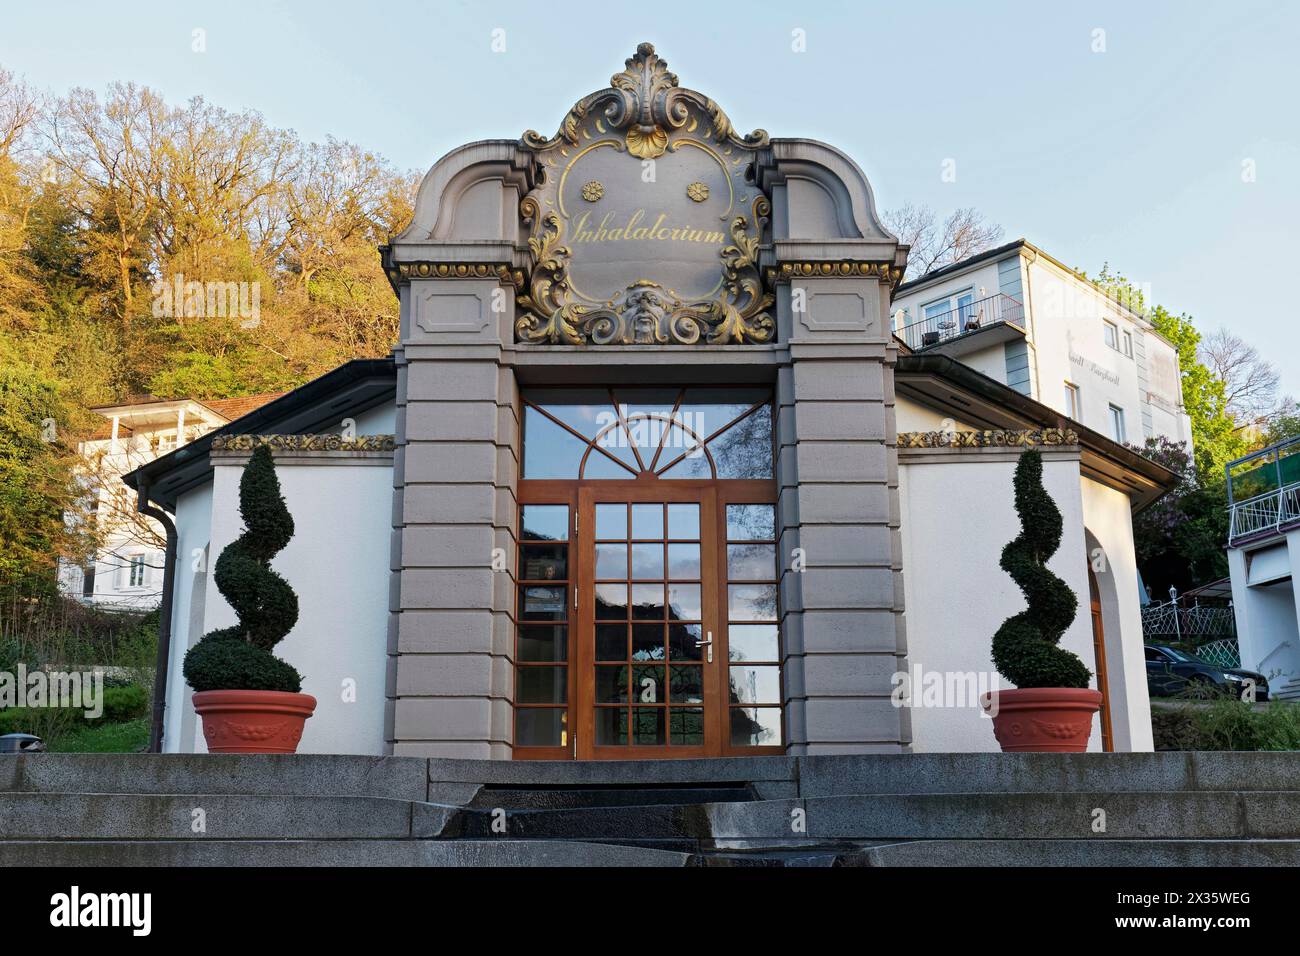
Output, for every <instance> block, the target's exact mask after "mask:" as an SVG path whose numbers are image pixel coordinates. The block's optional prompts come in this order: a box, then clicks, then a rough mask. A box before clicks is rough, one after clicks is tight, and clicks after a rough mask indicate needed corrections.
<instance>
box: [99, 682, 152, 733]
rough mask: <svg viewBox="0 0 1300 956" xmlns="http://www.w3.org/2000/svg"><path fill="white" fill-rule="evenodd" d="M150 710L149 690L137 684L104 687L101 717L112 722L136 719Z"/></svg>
mask: <svg viewBox="0 0 1300 956" xmlns="http://www.w3.org/2000/svg"><path fill="white" fill-rule="evenodd" d="M148 712H149V692H148V691H147V690H145V689H144V688H143V687H140V686H139V685H137V684H131V685H129V686H127V687H105V688H104V713H103V716H102V717H101V718H100V719H101V720H104V721H107V722H108V723H111V724H116V723H120V722H122V721H124V720H134V719H135V718H137V717H143V716H144V715H145V714H147V713H148Z"/></svg>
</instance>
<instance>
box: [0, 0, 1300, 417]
mask: <svg viewBox="0 0 1300 956" xmlns="http://www.w3.org/2000/svg"><path fill="white" fill-rule="evenodd" d="M52 11H53V8H52V7H51V6H50V5H49V4H43V3H22V4H12V5H9V6H8V7H7V8H6V9H5V11H4V14H3V16H2V17H0V24H3V26H2V27H0V29H3V31H4V32H3V33H0V66H4V67H5V68H7V69H10V70H13V71H14V72H16V73H18V74H19V75H20V76H23V77H24V78H25V79H26V80H27V81H28V82H29V83H31V84H32V85H34V86H36V87H37V88H39V89H42V90H45V91H48V92H50V93H53V94H63V93H66V92H67V91H68V90H69V89H71V88H72V87H77V86H81V87H88V88H91V89H94V90H97V91H101V92H102V91H103V89H104V87H105V86H106V85H107V84H109V83H111V82H114V81H127V80H130V81H134V82H136V83H139V84H144V85H147V86H150V87H153V88H154V89H156V90H157V91H159V92H160V93H162V94H163V95H164V96H165V97H167V98H168V99H169V100H171V101H174V102H178V103H179V102H182V101H184V100H186V99H188V98H190V97H192V96H202V97H204V98H205V99H207V100H208V101H209V102H213V103H216V104H217V105H219V106H222V107H225V108H227V109H232V110H243V109H253V110H257V111H258V112H261V113H262V114H263V115H264V116H265V117H266V119H267V120H268V121H269V122H270V123H272V124H273V125H276V126H279V127H284V128H289V129H293V130H296V131H297V133H298V134H299V136H301V137H302V138H303V139H304V140H323V139H324V138H325V137H326V136H330V135H332V136H335V137H338V138H341V139H347V140H351V141H353V142H356V143H358V144H361V145H363V146H365V147H366V148H368V149H372V150H374V151H376V152H378V153H380V154H382V155H384V156H385V157H387V158H388V159H389V160H391V161H392V162H393V163H395V164H396V165H397V166H399V167H401V168H410V169H419V170H425V169H427V168H428V167H429V166H431V165H432V164H433V163H434V162H435V161H436V160H437V159H438V157H440V156H441V155H443V154H444V153H446V152H447V151H448V150H450V149H452V148H453V147H455V146H457V145H459V144H461V143H464V142H468V141H471V140H476V139H485V138H500V137H508V138H513V137H516V136H518V135H519V134H520V133H522V132H523V131H524V130H525V129H536V130H538V131H539V132H542V133H545V134H547V135H550V134H552V133H554V132H555V130H556V128H557V127H558V125H559V123H560V121H561V119H563V117H564V114H565V113H566V112H567V110H568V108H569V107H570V106H571V105H572V104H573V102H574V101H576V100H577V99H578V98H580V97H581V96H583V95H585V94H587V93H589V92H592V91H594V90H597V89H600V88H602V87H604V86H606V85H608V83H609V77H610V76H611V75H612V74H613V73H616V72H618V71H620V70H621V69H622V67H623V61H624V59H626V58H627V57H628V56H630V55H631V54H632V53H633V52H634V50H635V48H636V45H637V43H638V42H640V41H643V40H649V41H651V42H653V43H654V44H655V46H656V48H657V50H658V52H659V54H660V55H661V56H662V57H663V58H664V59H665V60H667V62H668V65H669V69H671V70H672V71H673V72H674V73H676V74H677V76H678V78H679V80H680V81H681V84H682V85H683V86H686V87H689V88H691V89H696V90H699V91H701V92H703V93H705V94H706V95H708V96H711V97H712V98H713V99H714V100H716V101H717V102H718V103H719V104H720V105H721V106H722V107H723V109H724V110H725V111H726V112H727V113H728V115H729V116H730V117H731V119H732V121H733V123H734V124H735V125H736V127H737V128H738V129H740V130H742V131H743V132H748V131H749V130H751V129H754V128H756V127H762V128H764V129H766V130H767V131H768V132H769V133H770V134H771V135H773V136H807V137H812V138H815V139H821V140H824V141H826V142H829V143H831V144H833V145H835V146H838V147H839V148H840V149H842V150H844V151H845V152H847V153H848V154H849V155H850V156H852V157H853V158H854V159H855V160H856V161H857V162H858V164H859V165H860V166H861V167H862V168H863V170H864V171H865V172H866V174H867V176H868V178H869V179H870V181H871V183H872V187H873V189H874V191H875V195H876V201H877V204H878V205H879V206H880V207H881V208H882V209H890V208H895V207H897V206H899V205H901V204H903V203H907V202H911V203H917V204H925V205H928V206H930V207H932V208H933V209H935V210H936V211H937V212H938V213H940V214H947V213H948V212H950V211H952V210H953V209H956V208H959V207H965V206H973V207H975V208H976V209H978V210H979V211H980V212H982V213H983V214H984V215H985V216H986V217H987V218H988V219H990V220H992V221H994V222H996V223H999V224H1000V225H1001V226H1002V227H1003V229H1004V236H1005V238H1006V239H1013V238H1018V237H1021V236H1023V237H1024V238H1026V239H1029V240H1030V241H1031V242H1033V243H1034V244H1035V245H1038V246H1039V247H1040V248H1042V249H1045V250H1046V251H1048V252H1049V253H1051V254H1052V255H1053V256H1055V257H1056V258H1057V259H1060V260H1061V261H1063V262H1065V263H1066V264H1068V265H1072V266H1075V267H1077V268H1082V269H1084V270H1086V271H1088V272H1096V271H1098V270H1100V269H1101V267H1102V265H1103V263H1106V262H1109V263H1110V265H1111V267H1112V269H1113V270H1117V271H1119V272H1120V273H1122V274H1124V275H1126V276H1127V277H1128V278H1129V279H1130V280H1132V281H1134V282H1136V283H1138V284H1139V285H1141V286H1143V287H1144V288H1145V289H1147V290H1148V292H1149V294H1150V296H1151V298H1152V299H1153V300H1154V301H1155V302H1158V303H1160V304H1162V305H1164V306H1166V307H1167V308H1170V309H1171V310H1173V311H1176V312H1187V313H1189V314H1190V315H1191V316H1192V317H1193V319H1194V320H1195V322H1196V325H1197V327H1198V328H1200V329H1201V330H1202V331H1203V332H1208V331H1211V330H1213V329H1216V328H1218V327H1228V328H1230V329H1232V330H1234V331H1235V332H1237V333H1238V334H1239V335H1241V336H1242V337H1244V338H1246V339H1247V340H1248V341H1250V342H1252V343H1254V344H1255V345H1256V346H1258V347H1259V348H1260V349H1261V351H1262V352H1264V353H1265V355H1266V356H1267V357H1268V358H1270V359H1271V360H1272V361H1274V362H1275V363H1276V364H1277V365H1278V367H1279V368H1280V370H1281V371H1282V385H1283V389H1284V390H1285V391H1286V392H1289V393H1291V394H1295V395H1297V396H1300V313H1298V312H1297V311H1296V306H1297V296H1296V295H1295V292H1296V290H1297V287H1298V285H1300V284H1298V283H1297V273H1300V263H1298V262H1297V256H1296V251H1297V246H1298V245H1300V239H1298V237H1300V230H1298V228H1297V224H1298V222H1300V106H1297V99H1298V98H1300V55H1298V54H1297V45H1298V41H1300V3H1296V2H1294V0H1276V2H1263V0H1234V2H1231V3H1222V2H1215V3H1205V2H1189V0H1182V2H1155V0H1141V2H1137V0H1129V2H1127V3H1110V2H1095V0H1094V2H1088V3H1071V4H1064V3H1049V4H1044V3H1041V2H1031V3H1030V2H1026V3H1011V2H996V0H986V2H980V3H975V2H956V0H950V2H937V0H935V2H926V0H895V2H893V3H889V4H885V3H879V2H875V0H856V2H852V0H850V2H842V3H836V2H813V0H805V2H799V3H795V2H788V0H787V2H763V0H747V2H745V3H743V4H727V5H725V6H724V5H721V4H705V3H702V2H698V0H696V2H693V3H689V2H658V3H637V4H630V3H616V2H604V3H589V2H584V3H564V2H554V3H538V2H535V0H534V2H530V3H515V2H492V3H482V2H433V0H431V2H424V3H420V2H414V0H407V2H403V0H386V2H384V3H381V4H366V3H360V2H351V3H345V2H338V0H314V2H305V0H304V2H294V0H257V2H244V0H224V2H220V3H212V2H184V3H178V2H175V0H170V2H154V0H134V2H130V3H127V4H106V3H97V2H77V0H72V2H69V0H63V2H61V3H59V4H58V9H57V12H52ZM196 31H202V32H201V33H199V34H196ZM196 37H197V38H198V39H196ZM199 40H201V41H202V42H199ZM800 40H802V44H801V43H800V42H799V41H800ZM801 45H802V49H797V47H799V46H801ZM198 47H202V49H197V48H198ZM503 47H504V49H502V48H503ZM945 169H951V170H954V171H955V177H954V176H948V177H945V176H944V175H943V172H944V170H945Z"/></svg>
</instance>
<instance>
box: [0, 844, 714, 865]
mask: <svg viewBox="0 0 1300 956" xmlns="http://www.w3.org/2000/svg"><path fill="white" fill-rule="evenodd" d="M692 862H694V861H693V858H692V857H691V856H690V854H687V853H681V852H673V851H669V850H659V849H647V848H645V847H624V846H614V845H609V844H601V843H576V842H564V841H541V842H529V841H521V840H506V839H499V840H178V841H153V840H127V841H122V840H115V841H104V840H94V841H89V840H87V841H77V842H67V841H62V842H52V841H19V842H0V867H6V866H11V867H20V866H71V867H93V866H262V867H281V866H330V867H334V866H447V867H462V866H465V867H469V866H475V867H479V866H545V867H549V866H564V867H571V866H598V867H599V866H606V867H614V866H620V867H622V866H638V867H639V866H663V867H680V866H687V865H689V864H691V863H692Z"/></svg>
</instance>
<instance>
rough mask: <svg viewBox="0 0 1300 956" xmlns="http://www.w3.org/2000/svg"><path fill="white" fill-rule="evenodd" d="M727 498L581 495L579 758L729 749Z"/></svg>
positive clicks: (659, 485)
mask: <svg viewBox="0 0 1300 956" xmlns="http://www.w3.org/2000/svg"><path fill="white" fill-rule="evenodd" d="M717 528H718V520H717V495H716V492H715V490H714V489H713V487H711V484H710V483H708V482H698V483H697V482H681V483H676V482H674V483H669V482H609V481H607V482H600V483H593V484H589V485H585V486H584V487H582V488H581V489H580V491H579V495H578V531H577V534H576V535H575V539H576V548H577V552H578V561H577V568H578V576H577V579H576V582H575V586H576V595H575V605H576V606H575V610H574V614H575V622H576V630H575V633H574V634H573V639H574V655H573V665H574V671H575V674H574V682H573V686H574V690H575V697H574V705H575V706H574V713H573V716H572V718H571V719H573V721H574V726H575V728H576V734H577V738H576V741H575V748H574V751H575V755H576V756H577V757H578V758H579V759H583V758H606V759H609V758H614V759H617V758H623V759H633V758H642V757H703V756H715V755H718V754H720V753H722V749H723V735H724V732H725V729H724V728H723V727H722V716H723V707H722V705H721V704H720V703H719V701H720V699H721V695H722V676H723V675H722V668H723V664H724V662H725V657H724V649H723V648H722V646H721V641H720V640H719V614H718V594H719V578H718V566H719V547H718V539H717Z"/></svg>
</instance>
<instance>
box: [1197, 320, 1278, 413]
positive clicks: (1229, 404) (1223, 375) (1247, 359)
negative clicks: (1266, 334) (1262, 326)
mask: <svg viewBox="0 0 1300 956" xmlns="http://www.w3.org/2000/svg"><path fill="white" fill-rule="evenodd" d="M1199 357H1200V360H1201V362H1202V364H1204V365H1205V367H1206V368H1208V369H1209V370H1210V372H1211V373H1213V375H1214V376H1215V377H1216V378H1218V379H1219V380H1220V381H1222V382H1223V397H1224V402H1225V407H1226V409H1227V412H1228V414H1229V415H1231V416H1232V418H1233V419H1234V420H1235V421H1236V422H1237V424H1238V425H1246V424H1255V423H1259V422H1261V421H1263V420H1264V419H1266V418H1268V417H1269V416H1270V415H1272V414H1273V413H1274V412H1276V411H1277V409H1278V394H1277V390H1278V383H1279V380H1280V376H1279V374H1278V370H1277V367H1276V366H1275V365H1273V363H1272V362H1270V361H1268V359H1266V358H1264V356H1262V355H1260V354H1259V350H1258V349H1257V348H1255V346H1253V345H1251V344H1250V343H1249V342H1247V341H1246V340H1245V339H1243V338H1241V337H1240V336H1239V335H1235V334H1234V333H1232V332H1230V331H1228V330H1227V329H1223V328H1221V329H1219V330H1218V331H1215V332H1211V333H1210V334H1209V335H1208V336H1205V337H1204V338H1203V339H1202V340H1201V343H1200V352H1199Z"/></svg>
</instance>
